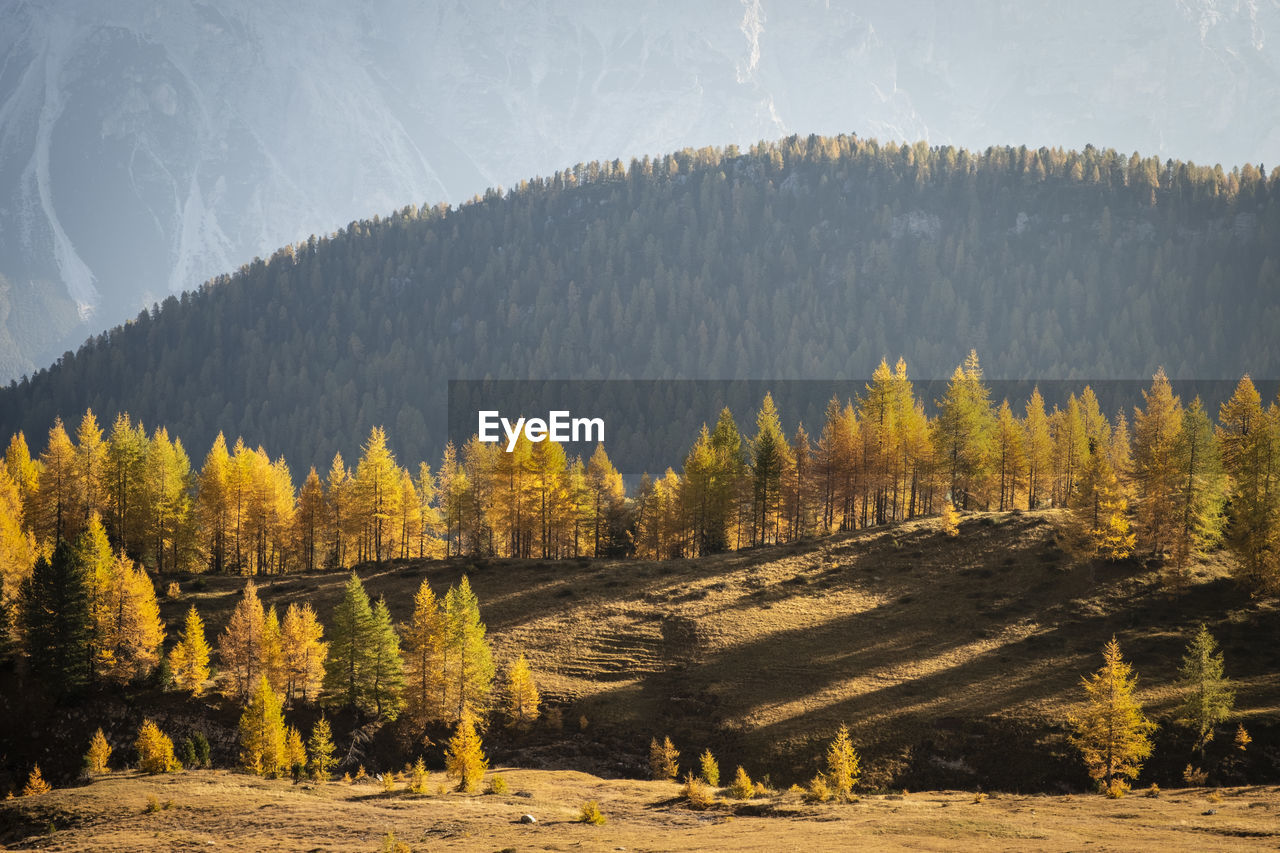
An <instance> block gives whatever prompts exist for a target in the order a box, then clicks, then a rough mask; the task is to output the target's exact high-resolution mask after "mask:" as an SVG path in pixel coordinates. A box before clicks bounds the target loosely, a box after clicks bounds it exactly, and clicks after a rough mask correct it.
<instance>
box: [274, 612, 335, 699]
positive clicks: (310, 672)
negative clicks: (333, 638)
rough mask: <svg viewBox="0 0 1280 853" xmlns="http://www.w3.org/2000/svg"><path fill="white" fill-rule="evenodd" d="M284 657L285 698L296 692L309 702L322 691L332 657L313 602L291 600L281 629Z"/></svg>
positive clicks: (281, 645)
mask: <svg viewBox="0 0 1280 853" xmlns="http://www.w3.org/2000/svg"><path fill="white" fill-rule="evenodd" d="M280 649H281V657H282V660H283V664H284V675H285V691H284V695H285V698H286V699H289V700H292V699H293V698H294V697H295V696H296V697H300V698H301V699H302V701H303V702H310V701H311V700H313V699H315V698H316V697H317V696H318V695H319V693H320V686H321V684H322V683H323V681H324V663H325V661H326V660H327V659H328V657H329V644H328V643H326V642H324V628H322V627H321V625H320V620H319V619H317V618H316V612H315V610H314V609H313V608H312V607H311V604H310V603H303V604H300V605H299V604H290V605H289V609H288V610H286V611H285V614H284V625H283V626H282V628H281V632H280Z"/></svg>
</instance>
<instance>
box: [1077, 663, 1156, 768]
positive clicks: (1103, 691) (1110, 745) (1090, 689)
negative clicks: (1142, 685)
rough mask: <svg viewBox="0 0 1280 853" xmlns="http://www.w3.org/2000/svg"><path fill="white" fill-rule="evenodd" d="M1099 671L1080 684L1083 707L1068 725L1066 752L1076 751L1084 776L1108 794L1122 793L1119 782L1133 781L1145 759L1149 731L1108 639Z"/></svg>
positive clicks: (1125, 667) (1127, 672)
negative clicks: (1086, 772)
mask: <svg viewBox="0 0 1280 853" xmlns="http://www.w3.org/2000/svg"><path fill="white" fill-rule="evenodd" d="M1102 656H1103V661H1104V662H1103V666H1102V668H1101V669H1099V670H1098V671H1097V672H1096V673H1095V674H1094V675H1093V676H1092V677H1091V678H1085V679H1082V681H1083V684H1084V690H1085V693H1086V694H1087V696H1088V704H1087V705H1086V706H1085V709H1084V710H1083V711H1082V712H1081V713H1080V714H1079V715H1073V716H1072V717H1071V718H1070V720H1069V722H1070V724H1071V728H1072V729H1073V732H1072V734H1071V736H1070V741H1071V744H1072V746H1074V747H1075V748H1076V749H1078V750H1080V754H1081V757H1082V758H1083V759H1084V763H1085V766H1086V767H1087V768H1088V770H1089V775H1090V776H1091V777H1092V778H1093V779H1095V780H1097V781H1099V782H1100V783H1101V784H1102V786H1103V788H1104V789H1105V790H1107V791H1108V792H1112V791H1122V790H1124V788H1125V787H1126V786H1127V783H1126V781H1125V780H1127V779H1134V778H1136V777H1137V775H1138V772H1139V770H1141V768H1142V762H1143V761H1144V760H1145V759H1146V758H1147V757H1148V756H1150V755H1151V739H1150V735H1151V732H1152V731H1153V730H1154V729H1155V725H1154V724H1153V723H1151V721H1149V720H1148V719H1147V718H1146V717H1145V716H1143V713H1142V705H1141V704H1140V703H1139V702H1138V700H1137V698H1136V697H1135V696H1134V690H1135V688H1136V681H1137V679H1136V678H1135V676H1134V675H1133V669H1132V667H1130V666H1129V664H1127V663H1125V662H1124V660H1123V659H1122V658H1121V657H1120V644H1119V643H1117V642H1116V640H1115V638H1114V637H1113V638H1112V639H1111V641H1110V642H1109V643H1107V645H1106V647H1105V648H1104V649H1103V653H1102Z"/></svg>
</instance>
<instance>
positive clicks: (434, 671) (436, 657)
mask: <svg viewBox="0 0 1280 853" xmlns="http://www.w3.org/2000/svg"><path fill="white" fill-rule="evenodd" d="M404 640H405V676H406V679H405V680H406V689H405V694H404V698H405V711H406V713H407V714H408V715H409V718H410V719H411V720H412V721H413V724H414V726H416V727H417V728H418V729H419V730H420V731H425V729H426V727H427V725H428V723H430V722H432V721H434V720H441V719H444V718H445V713H446V712H445V670H444V656H445V620H444V616H443V615H442V614H441V612H440V606H439V603H438V602H437V601H436V596H435V593H434V592H432V591H431V585H430V584H429V583H428V582H427V581H425V580H424V581H423V582H422V584H421V586H419V587H418V592H417V594H416V595H415V596H414V598H413V618H412V620H411V621H410V622H409V624H408V625H406V626H405V629H404Z"/></svg>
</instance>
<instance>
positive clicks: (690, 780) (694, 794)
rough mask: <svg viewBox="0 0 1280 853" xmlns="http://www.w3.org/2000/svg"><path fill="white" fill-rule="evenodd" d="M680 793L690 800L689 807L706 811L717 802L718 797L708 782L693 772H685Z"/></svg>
mask: <svg viewBox="0 0 1280 853" xmlns="http://www.w3.org/2000/svg"><path fill="white" fill-rule="evenodd" d="M680 795H681V796H682V797H684V798H685V799H686V800H687V801H688V802H689V808H691V809H696V810H697V811H704V810H706V809H709V808H711V806H712V805H714V804H715V801H716V798H715V796H714V795H713V794H712V793H711V789H710V788H708V787H707V785H706V783H705V782H703V781H702V780H701V779H699V778H698V777H697V776H694V775H693V774H692V773H687V774H685V777H684V787H682V788H681V789H680Z"/></svg>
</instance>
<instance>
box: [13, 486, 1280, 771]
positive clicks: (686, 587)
mask: <svg viewBox="0 0 1280 853" xmlns="http://www.w3.org/2000/svg"><path fill="white" fill-rule="evenodd" d="M1059 518H1060V516H1059V514H1058V513H1057V512H1055V511H1045V512H1035V513H1012V514H983V515H970V516H967V517H966V518H965V519H964V520H963V522H962V524H961V525H960V534H959V536H958V537H957V538H955V539H949V538H947V537H945V536H944V535H943V534H942V532H941V531H940V530H939V527H938V521H937V520H936V519H926V520H921V521H915V522H908V523H905V524H901V525H898V526H894V527H890V528H882V529H877V530H869V531H863V532H859V533H855V534H849V535H843V536H835V537H831V538H828V539H822V540H813V541H806V542H801V543H798V544H794V545H787V546H779V547H771V548H764V549H758V550H748V551H743V552H738V553H734V554H727V555H720V556H716V557H712V558H708V559H702V560H677V561H670V562H661V563H651V562H643V561H616V562H615V561H588V560H585V559H584V560H581V561H565V562H538V561H508V560H492V561H482V562H478V563H477V562H471V561H465V560H461V559H457V560H451V561H447V562H426V563H419V562H406V563H403V564H394V565H386V566H384V567H382V568H380V569H378V568H374V567H368V568H365V569H362V570H361V571H360V574H361V576H362V578H363V579H364V582H365V584H366V586H367V588H368V589H369V591H370V593H371V595H374V596H378V595H383V596H385V597H386V599H387V602H388V604H389V606H390V608H391V611H392V614H393V616H394V617H395V618H396V619H397V620H404V619H407V618H408V616H409V615H410V611H411V607H412V596H413V593H414V592H415V591H416V589H417V587H418V585H419V584H420V583H421V581H422V580H423V579H428V580H429V581H430V582H431V584H432V586H433V588H434V589H435V590H436V592H437V594H442V593H443V592H444V590H445V589H447V587H448V586H449V585H450V584H453V583H455V582H456V581H457V580H458V579H459V578H460V577H461V575H462V574H463V572H466V573H467V574H468V576H469V577H470V580H471V583H472V585H473V587H474V589H475V591H476V593H477V594H478V596H479V598H480V602H481V612H482V616H483V618H484V620H485V621H486V622H487V624H488V627H489V631H490V637H491V638H492V640H493V642H494V646H495V652H496V657H497V659H498V661H499V663H500V664H505V663H506V662H508V661H509V660H511V659H512V658H513V657H514V656H515V655H516V654H518V653H519V652H521V651H523V652H524V653H525V654H527V655H528V657H529V660H530V662H531V663H532V665H533V667H534V669H535V672H536V674H537V677H538V680H539V683H540V686H541V688H542V690H543V693H544V698H546V699H547V700H549V703H550V705H551V706H552V707H554V708H557V709H558V713H559V716H560V717H561V720H562V722H563V726H562V727H560V728H558V727H556V726H555V725H554V724H553V723H552V722H551V721H548V720H544V721H543V722H541V723H540V724H539V726H538V727H537V728H536V729H535V731H534V732H533V733H531V734H529V735H524V736H517V735H513V734H511V733H510V732H506V731H503V730H501V729H495V730H494V731H493V732H492V733H491V735H490V737H489V743H490V746H491V750H492V754H493V755H494V756H495V757H496V758H497V759H498V760H500V761H507V762H510V763H513V764H516V765H518V766H524V767H531V768H549V769H567V770H582V771H587V772H593V773H597V774H600V775H604V776H632V777H641V776H644V775H646V773H645V769H644V768H645V764H644V761H645V753H646V749H647V745H648V743H649V739H650V737H652V736H654V735H658V736H661V735H663V734H670V735H671V736H672V737H673V739H674V740H675V742H676V744H677V746H678V747H680V748H681V749H682V750H683V751H684V753H685V756H684V757H685V766H686V767H688V766H691V762H692V760H693V758H694V756H695V755H696V754H697V752H698V751H700V750H701V749H702V748H704V747H707V746H709V747H711V748H712V749H713V750H714V751H715V752H716V754H717V755H718V756H719V757H720V760H721V765H722V767H724V768H725V771H726V772H731V771H732V768H733V767H734V766H735V765H736V764H738V763H741V764H743V765H745V766H746V767H747V768H748V769H749V770H750V771H751V772H752V773H753V774H754V775H756V776H759V775H763V774H769V775H770V777H771V778H772V780H773V781H774V782H775V783H777V784H783V785H786V784H790V783H792V782H797V781H804V780H806V779H808V778H809V777H810V776H811V775H812V774H813V772H814V771H815V770H816V769H817V764H816V761H817V759H818V757H819V756H820V755H821V754H822V751H823V749H824V747H825V743H826V741H827V740H828V739H829V738H830V737H831V735H832V734H833V732H834V730H835V729H836V727H837V726H838V725H839V724H840V723H841V722H847V723H848V724H849V725H850V727H851V728H852V730H853V733H854V737H855V739H856V742H857V744H858V746H859V749H860V750H861V752H862V753H863V757H864V767H865V769H866V772H865V775H864V781H865V782H866V783H867V784H869V785H871V786H877V787H882V788H887V787H894V788H897V787H908V788H910V789H912V790H917V789H924V788H941V787H965V788H975V787H981V788H983V789H991V788H997V789H1004V790H1023V791H1032V790H1035V791H1055V790H1083V789H1085V788H1086V787H1087V785H1088V780H1087V778H1086V777H1085V775H1084V771H1083V768H1082V767H1081V765H1080V764H1079V763H1078V760H1077V759H1076V757H1075V755H1074V753H1073V752H1071V751H1070V750H1069V749H1068V748H1067V746H1066V744H1065V742H1064V739H1063V725H1062V724H1063V721H1064V719H1065V717H1066V715H1067V713H1068V712H1069V711H1070V709H1071V708H1072V706H1073V704H1075V703H1077V702H1078V701H1079V699H1080V697H1081V695H1082V692H1081V690H1080V684H1079V682H1080V677H1081V676H1082V675H1084V674H1087V673H1089V672H1091V671H1093V670H1094V669H1096V668H1097V667H1098V665H1099V664H1100V662H1101V657H1100V649H1101V647H1102V645H1103V644H1104V643H1105V642H1106V641H1107V640H1108V639H1109V638H1110V637H1111V636H1112V635H1115V636H1117V637H1118V638H1119V640H1120V642H1121V645H1122V647H1123V649H1124V652H1125V655H1126V658H1127V659H1129V660H1130V661H1132V662H1133V664H1134V666H1135V669H1136V671H1137V672H1138V674H1139V676H1140V683H1139V686H1140V688H1141V698H1142V699H1143V701H1144V702H1145V703H1146V704H1147V707H1148V713H1149V714H1151V715H1152V716H1153V717H1155V718H1157V719H1159V718H1161V717H1165V716H1167V715H1168V714H1169V712H1170V711H1171V710H1172V708H1173V706H1174V705H1175V704H1176V702H1177V699H1178V692H1177V690H1176V688H1175V687H1173V686H1172V684H1173V682H1174V680H1175V679H1176V676H1177V668H1178V665H1179V663H1180V660H1181V656H1182V653H1183V648H1184V646H1185V644H1186V642H1187V640H1188V639H1189V637H1190V635H1191V633H1192V632H1193V631H1194V630H1195V628H1196V626H1197V625H1198V623H1199V622H1201V621H1203V622H1205V623H1207V624H1208V626H1209V627H1210V629H1211V630H1212V631H1213V632H1214V634H1215V635H1216V636H1217V638H1218V640H1219V641H1220V643H1221V645H1222V647H1223V649H1224V651H1225V655H1226V664H1227V674H1228V675H1229V676H1230V677H1232V678H1233V679H1235V681H1236V688H1237V694H1238V698H1237V709H1238V712H1239V717H1240V719H1242V720H1243V721H1244V722H1245V724H1246V725H1247V726H1248V728H1249V730H1250V732H1251V733H1252V734H1253V736H1254V738H1255V743H1254V745H1253V746H1252V747H1250V749H1249V751H1248V753H1246V754H1236V753H1234V752H1233V748H1232V743H1231V737H1230V735H1231V732H1229V731H1226V730H1224V731H1223V734H1222V735H1221V736H1220V737H1219V738H1217V739H1216V740H1215V741H1214V742H1213V743H1212V744H1210V747H1209V755H1208V757H1207V758H1206V759H1203V760H1200V759H1196V760H1197V762H1198V763H1203V764H1204V765H1205V766H1206V767H1212V768H1213V775H1212V776H1211V781H1213V782H1216V783H1221V784H1226V783H1233V782H1234V783H1240V782H1243V781H1268V780H1270V781H1274V780H1280V749H1278V748H1277V747H1278V746H1280V647H1278V646H1277V645H1276V644H1275V643H1274V638H1275V637H1276V636H1280V607H1278V606H1277V603H1276V602H1275V601H1274V600H1264V599H1252V598H1250V597H1249V596H1248V594H1247V593H1245V592H1242V591H1241V590H1240V589H1239V588H1238V587H1237V586H1236V585H1235V584H1234V583H1233V582H1232V581H1230V580H1229V579H1228V578H1227V573H1226V568H1225V565H1224V564H1220V563H1219V562H1217V561H1216V560H1210V561H1208V562H1205V563H1202V564H1200V565H1199V566H1198V567H1197V568H1196V569H1195V571H1194V572H1193V577H1192V580H1191V581H1190V582H1189V584H1188V585H1187V586H1186V588H1184V589H1182V590H1178V591H1173V592H1170V591H1166V590H1164V589H1163V588H1161V586H1160V584H1159V581H1158V572H1157V570H1156V569H1154V568H1144V567H1143V566H1141V565H1139V564H1137V563H1132V564H1124V565H1120V566H1103V565H1098V566H1094V565H1091V564H1089V563H1081V562H1077V561H1074V560H1073V559H1072V558H1071V557H1069V556H1068V555H1067V554H1066V553H1064V552H1063V551H1062V550H1061V548H1060V547H1059V545H1058V544H1057V533H1056V528H1055V525H1056V524H1057V523H1058V521H1059ZM344 577H345V576H343V575H342V574H316V575H289V576H284V577H281V578H278V579H271V578H260V579H259V580H260V581H261V582H262V585H261V586H260V593H261V595H262V598H263V600H264V601H265V602H267V603H268V604H271V603H274V604H277V605H280V606H281V607H282V608H283V606H285V605H286V604H287V603H288V602H291V601H303V600H310V601H312V602H313V603H314V604H315V606H316V608H317V610H318V612H319V613H320V615H321V617H322V619H324V620H326V621H327V620H328V619H329V618H330V614H331V612H332V608H333V605H334V604H335V603H336V601H337V599H338V596H339V594H340V591H341V587H342V584H343V582H344ZM242 584H243V581H242V580H240V579H236V578H226V577H213V576H209V577H205V576H198V577H185V578H184V579H182V580H181V587H182V590H183V592H182V595H181V596H180V597H179V598H178V599H176V600H165V601H164V603H163V611H164V612H163V616H164V618H165V620H166V621H167V622H168V624H169V625H170V626H176V625H179V624H180V622H181V619H182V616H183V614H184V613H185V611H186V609H187V607H189V606H190V605H191V604H193V603H194V604H195V605H196V606H197V607H198V608H199V609H200V611H201V613H202V614H203V615H204V617H205V619H206V622H207V623H208V628H209V635H210V638H211V639H212V638H213V637H214V636H215V635H216V634H217V633H220V632H221V630H222V628H223V626H224V625H225V622H226V620H227V618H228V615H229V613H230V610H231V608H232V607H233V606H234V604H235V602H236V600H237V599H238V597H239V594H240V590H241V587H242ZM171 640H172V629H171ZM0 709H2V710H3V715H0V718H3V717H5V716H7V717H9V719H11V720H18V719H22V720H25V721H29V720H31V719H35V718H36V716H37V715H38V712H36V711H33V710H31V709H30V708H28V707H27V706H24V705H23V704H22V699H21V697H10V698H8V699H6V700H4V702H3V703H0ZM143 711H146V712H147V713H149V714H153V715H155V716H157V718H158V719H159V720H160V721H161V724H162V726H164V727H165V728H166V730H169V731H171V732H172V733H174V734H175V736H177V737H179V738H180V737H183V736H186V734H189V733H190V731H192V730H194V728H197V727H198V728H203V729H204V730H206V731H209V730H211V729H212V730H215V734H216V732H218V731H220V732H221V733H222V737H221V739H219V738H218V737H214V745H215V758H218V757H219V755H218V750H219V749H221V750H222V752H221V756H220V757H221V760H222V761H223V762H230V761H233V760H234V749H235V742H234V729H233V726H234V723H235V718H236V714H235V711H234V709H231V708H227V707H223V706H222V705H221V703H219V702H218V701H216V700H208V701H206V702H203V703H191V702H186V701H184V700H181V699H180V698H178V697H177V696H176V695H174V694H153V695H148V696H143V697H136V696H133V697H131V696H126V695H121V694H104V695H103V696H102V697H101V701H100V702H96V703H92V710H91V711H77V712H75V713H74V714H73V713H71V712H67V713H66V714H64V715H63V716H61V717H59V716H57V715H53V716H52V717H50V719H49V720H48V721H46V722H44V723H37V724H36V725H37V727H38V726H39V725H42V724H47V725H48V726H50V727H51V728H56V729H57V730H58V734H59V737H57V738H54V737H53V731H50V732H47V733H46V734H48V735H49V737H43V736H33V737H30V738H28V739H25V740H24V742H23V743H8V744H5V745H4V747H5V754H6V755H7V757H8V761H7V762H6V763H7V764H10V765H11V766H15V767H16V766H29V763H30V762H31V761H35V760H39V761H40V762H41V764H42V766H45V768H46V771H49V769H50V768H54V767H57V766H58V763H59V753H61V756H62V758H61V760H62V764H63V766H66V760H67V755H66V753H67V750H66V749H64V748H63V747H62V746H58V747H57V748H56V749H54V748H53V747H52V746H45V747H44V750H45V751H44V752H43V753H35V752H31V751H30V750H31V749H33V747H31V746H30V745H29V744H53V743H59V744H64V743H75V742H78V740H84V742H85V743H86V744H87V742H88V736H89V734H90V733H91V732H92V731H93V728H94V727H96V726H97V725H98V724H99V722H100V721H102V720H103V719H105V720H106V721H107V722H108V724H109V725H108V729H109V734H111V735H112V736H113V738H115V739H117V740H118V742H125V741H129V742H131V740H132V738H131V735H130V732H131V731H132V730H133V729H135V728H136V726H137V722H138V720H139V719H140V716H139V715H140V714H141V713H142V712H143ZM308 713H309V712H303V713H302V714H301V715H300V716H299V717H298V718H296V719H297V720H298V722H300V723H301V724H302V725H303V726H304V730H305V727H307V726H309V725H310V722H311V719H312V717H311V716H308ZM552 716H555V714H553V715H552ZM582 718H585V723H586V726H585V729H584V728H583V727H582ZM336 722H337V724H338V726H339V728H341V727H342V726H343V725H345V724H349V722H350V721H344V720H342V719H339V720H337V721H336ZM31 725H32V724H31V723H29V722H24V723H23V724H22V726H18V725H17V723H16V722H15V723H14V726H13V727H11V728H10V729H9V730H10V731H20V730H25V729H27V728H30V726H31ZM111 725H114V726H115V728H114V729H112V728H111ZM81 735H82V736H81ZM380 737H382V738H383V740H382V741H378V740H377V739H376V738H375V739H374V741H373V742H372V744H371V745H370V746H369V747H368V751H367V752H366V753H362V754H361V760H363V761H364V762H365V763H368V764H369V767H370V769H371V770H372V769H375V768H376V767H378V766H381V765H380V762H381V761H390V760H395V761H403V756H404V755H405V754H407V748H406V745H405V743H404V742H403V735H401V734H398V733H397V732H396V727H395V726H390V727H388V728H387V730H386V731H384V733H382V734H381V735H380ZM397 738H400V740H397ZM349 743H350V738H349V736H347V735H343V736H342V737H339V746H340V748H342V749H344V750H345V748H346V746H347V744H349ZM379 744H381V746H379ZM77 749H79V747H77ZM379 749H382V750H383V751H382V752H378V750H379ZM392 756H394V758H392ZM70 758H71V759H72V764H71V766H70V767H69V768H68V769H69V770H74V759H75V755H71V756H70ZM1189 760H1192V756H1191V753H1190V744H1189V743H1188V742H1187V738H1186V737H1185V735H1183V734H1182V733H1181V732H1180V731H1179V730H1178V729H1177V728H1176V727H1173V726H1168V725H1166V726H1162V728H1161V731H1160V732H1159V733H1158V735H1157V744H1156V753H1155V756H1154V757H1153V758H1152V759H1151V761H1149V762H1148V766H1147V771H1146V773H1145V775H1144V776H1143V777H1142V779H1141V780H1140V781H1141V783H1143V784H1145V783H1148V782H1150V781H1158V782H1159V783H1160V784H1161V785H1162V786H1169V785H1172V784H1177V783H1180V780H1181V773H1182V770H1183V768H1184V767H1185V765H1186V763H1187V762H1188V761H1189ZM395 766H398V765H395Z"/></svg>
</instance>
